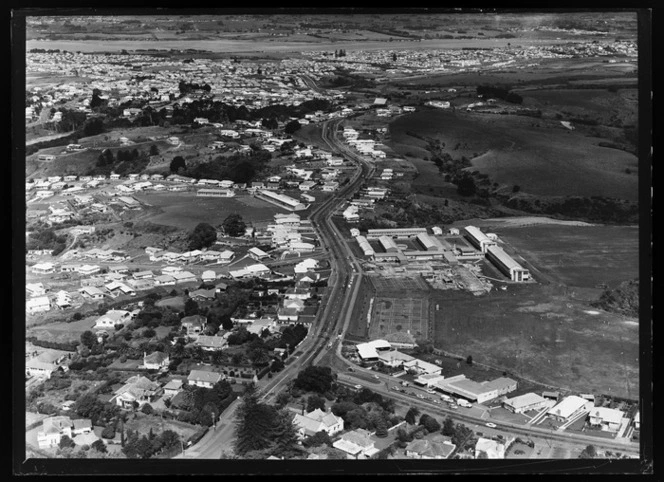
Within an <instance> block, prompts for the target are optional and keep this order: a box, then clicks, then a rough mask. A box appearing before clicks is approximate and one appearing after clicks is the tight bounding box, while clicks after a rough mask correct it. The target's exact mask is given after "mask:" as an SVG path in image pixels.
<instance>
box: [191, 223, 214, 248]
mask: <svg viewBox="0 0 664 482" xmlns="http://www.w3.org/2000/svg"><path fill="white" fill-rule="evenodd" d="M216 240H217V231H216V229H214V228H213V227H212V226H210V225H209V224H208V223H198V224H197V225H196V227H195V228H194V230H193V231H192V232H191V233H190V234H189V249H191V250H195V249H202V248H209V247H210V246H212V245H213V244H214V242H215V241H216Z"/></svg>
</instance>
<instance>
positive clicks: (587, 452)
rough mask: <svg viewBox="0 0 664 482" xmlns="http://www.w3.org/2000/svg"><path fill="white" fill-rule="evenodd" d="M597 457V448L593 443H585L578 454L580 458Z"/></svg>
mask: <svg viewBox="0 0 664 482" xmlns="http://www.w3.org/2000/svg"><path fill="white" fill-rule="evenodd" d="M595 457H597V449H596V448H595V446H594V445H587V446H586V448H585V449H583V452H581V454H579V458H580V459H594V458H595Z"/></svg>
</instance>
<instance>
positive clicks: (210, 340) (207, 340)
mask: <svg viewBox="0 0 664 482" xmlns="http://www.w3.org/2000/svg"><path fill="white" fill-rule="evenodd" d="M195 344H196V345H199V346H204V347H208V348H223V347H224V345H225V344H226V338H225V337H222V336H209V335H199V337H198V338H197V339H196V342H195Z"/></svg>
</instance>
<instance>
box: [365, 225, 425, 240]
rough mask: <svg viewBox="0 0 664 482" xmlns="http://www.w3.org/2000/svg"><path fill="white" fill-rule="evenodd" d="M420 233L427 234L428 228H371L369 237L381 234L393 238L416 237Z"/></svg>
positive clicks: (375, 237)
mask: <svg viewBox="0 0 664 482" xmlns="http://www.w3.org/2000/svg"><path fill="white" fill-rule="evenodd" d="M418 234H427V229H426V228H390V229H369V231H368V232H367V239H378V238H380V237H381V236H389V237H391V238H397V239H398V238H414V237H415V236H417V235H418Z"/></svg>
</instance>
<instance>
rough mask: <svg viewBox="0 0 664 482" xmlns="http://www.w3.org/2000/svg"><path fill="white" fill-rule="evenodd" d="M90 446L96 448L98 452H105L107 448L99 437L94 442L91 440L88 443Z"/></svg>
mask: <svg viewBox="0 0 664 482" xmlns="http://www.w3.org/2000/svg"><path fill="white" fill-rule="evenodd" d="M90 448H92V449H94V450H96V451H97V452H99V453H100V454H105V453H106V452H108V449H107V448H106V444H105V443H104V442H103V441H102V440H101V439H97V440H95V441H94V442H92V444H91V445H90Z"/></svg>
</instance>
